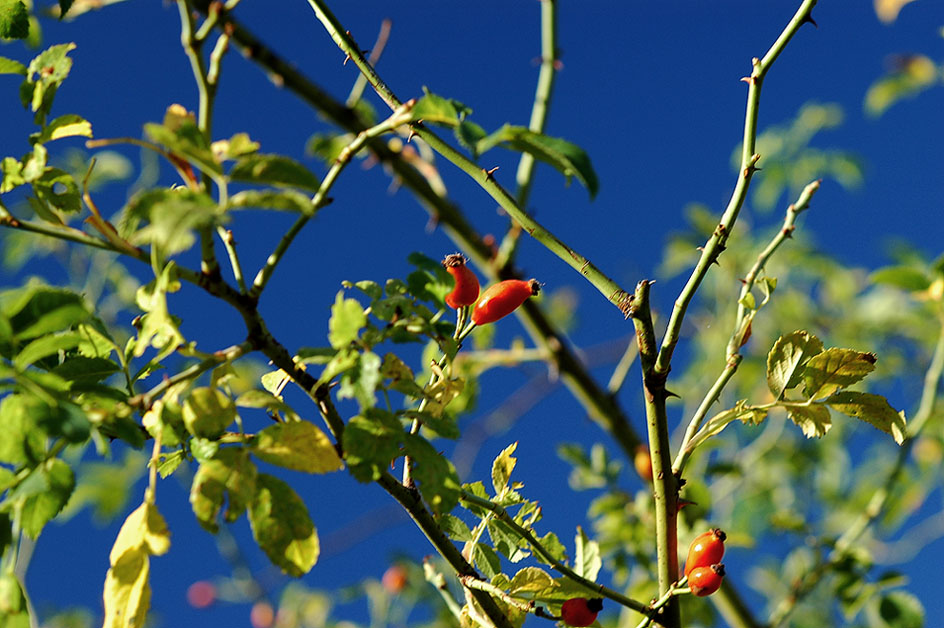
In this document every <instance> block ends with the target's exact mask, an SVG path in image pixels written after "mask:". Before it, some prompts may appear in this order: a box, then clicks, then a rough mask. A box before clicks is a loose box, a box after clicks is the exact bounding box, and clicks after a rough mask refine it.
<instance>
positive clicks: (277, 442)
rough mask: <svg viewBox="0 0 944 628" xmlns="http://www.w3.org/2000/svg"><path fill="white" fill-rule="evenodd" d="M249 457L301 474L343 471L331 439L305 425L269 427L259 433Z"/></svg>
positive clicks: (295, 423) (290, 424)
mask: <svg viewBox="0 0 944 628" xmlns="http://www.w3.org/2000/svg"><path fill="white" fill-rule="evenodd" d="M253 453H254V454H255V455H256V456H258V457H259V458H260V459H262V460H265V461H266V462H269V463H272V464H277V465H279V466H280V467H285V468H287V469H293V470H295V471H304V472H305V473H328V472H331V471H338V470H339V469H342V468H344V463H343V462H341V459H340V458H339V457H338V452H337V450H335V448H334V445H333V444H332V443H331V439H329V438H328V437H327V435H325V433H324V432H322V431H321V430H320V429H318V427H317V426H315V425H314V424H312V423H309V422H307V421H290V422H288V423H277V424H275V425H270V426H269V427H267V428H265V429H264V430H262V431H261V432H259V434H258V436H257V437H256V442H255V446H254V447H253Z"/></svg>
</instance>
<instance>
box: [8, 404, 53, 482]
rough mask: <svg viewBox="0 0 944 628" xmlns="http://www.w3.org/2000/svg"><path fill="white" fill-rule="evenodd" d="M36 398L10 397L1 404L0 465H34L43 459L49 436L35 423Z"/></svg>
mask: <svg viewBox="0 0 944 628" xmlns="http://www.w3.org/2000/svg"><path fill="white" fill-rule="evenodd" d="M37 405H45V404H43V403H42V402H41V401H40V400H39V399H36V398H35V397H29V396H26V395H22V394H13V395H7V396H6V397H4V398H3V400H2V402H0V434H3V438H0V462H6V463H8V464H13V465H22V464H29V463H34V461H35V460H37V459H40V458H41V457H42V452H43V446H44V443H45V441H46V434H45V433H44V432H43V431H42V430H41V429H40V428H39V427H38V425H37V424H36V414H37V413H36V412H35V408H36V406H37Z"/></svg>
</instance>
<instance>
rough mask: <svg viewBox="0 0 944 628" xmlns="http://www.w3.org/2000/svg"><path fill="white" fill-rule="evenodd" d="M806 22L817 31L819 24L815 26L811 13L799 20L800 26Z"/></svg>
mask: <svg viewBox="0 0 944 628" xmlns="http://www.w3.org/2000/svg"><path fill="white" fill-rule="evenodd" d="M807 22H809V23H810V24H812V25H813V27H814V28H817V29H818V28H819V24H817V23H816V20H814V19H813V14H812V13H807V14H806V15H804V16H803V19H802V20H800V26H802V25H803V24H806V23H807Z"/></svg>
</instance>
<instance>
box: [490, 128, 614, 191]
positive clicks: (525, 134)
mask: <svg viewBox="0 0 944 628" xmlns="http://www.w3.org/2000/svg"><path fill="white" fill-rule="evenodd" d="M499 144H502V145H505V147H506V148H509V149H511V150H515V151H519V152H525V153H528V154H530V155H532V156H533V157H534V158H535V159H538V160H540V161H543V162H545V163H548V164H550V165H552V166H554V168H556V169H557V170H558V171H560V173H561V174H563V175H564V177H566V178H567V181H568V182H569V181H570V178H571V177H577V180H578V181H580V183H582V184H583V186H584V187H585V188H587V191H588V192H589V193H590V198H594V197H595V196H596V195H597V192H598V191H599V189H600V184H599V181H598V180H597V173H596V171H594V169H593V165H592V164H591V163H590V157H589V156H588V155H587V153H586V152H584V150H583V149H582V148H580V147H579V146H577V145H576V144H573V143H571V142H568V141H567V140H563V139H560V138H556V137H548V136H546V135H543V134H541V133H535V132H534V131H531V130H530V129H528V128H526V127H523V126H511V125H508V124H506V125H504V126H503V127H501V128H500V129H498V130H497V131H495V132H494V133H492V134H491V135H489V136H487V137H485V138H483V139H481V140H479V141H478V143H477V144H476V151H475V152H476V153H477V154H479V155H481V154H484V153H485V152H486V151H487V150H490V149H491V148H493V147H495V146H497V145H499Z"/></svg>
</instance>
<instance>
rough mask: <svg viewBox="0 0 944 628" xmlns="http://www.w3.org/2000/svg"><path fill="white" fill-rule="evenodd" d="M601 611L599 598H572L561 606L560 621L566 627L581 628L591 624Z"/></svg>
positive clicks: (601, 602) (601, 606)
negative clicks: (575, 627) (574, 627)
mask: <svg viewBox="0 0 944 628" xmlns="http://www.w3.org/2000/svg"><path fill="white" fill-rule="evenodd" d="M602 609H603V600H602V599H601V598H591V599H589V600H588V599H587V598H585V597H572V598H570V599H569V600H567V601H566V602H564V603H563V604H562V605H561V619H562V620H563V621H564V623H565V624H567V625H568V626H577V627H578V628H583V627H584V626H590V625H591V624H593V622H595V621H596V620H597V613H599V612H600V611H601V610H602Z"/></svg>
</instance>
